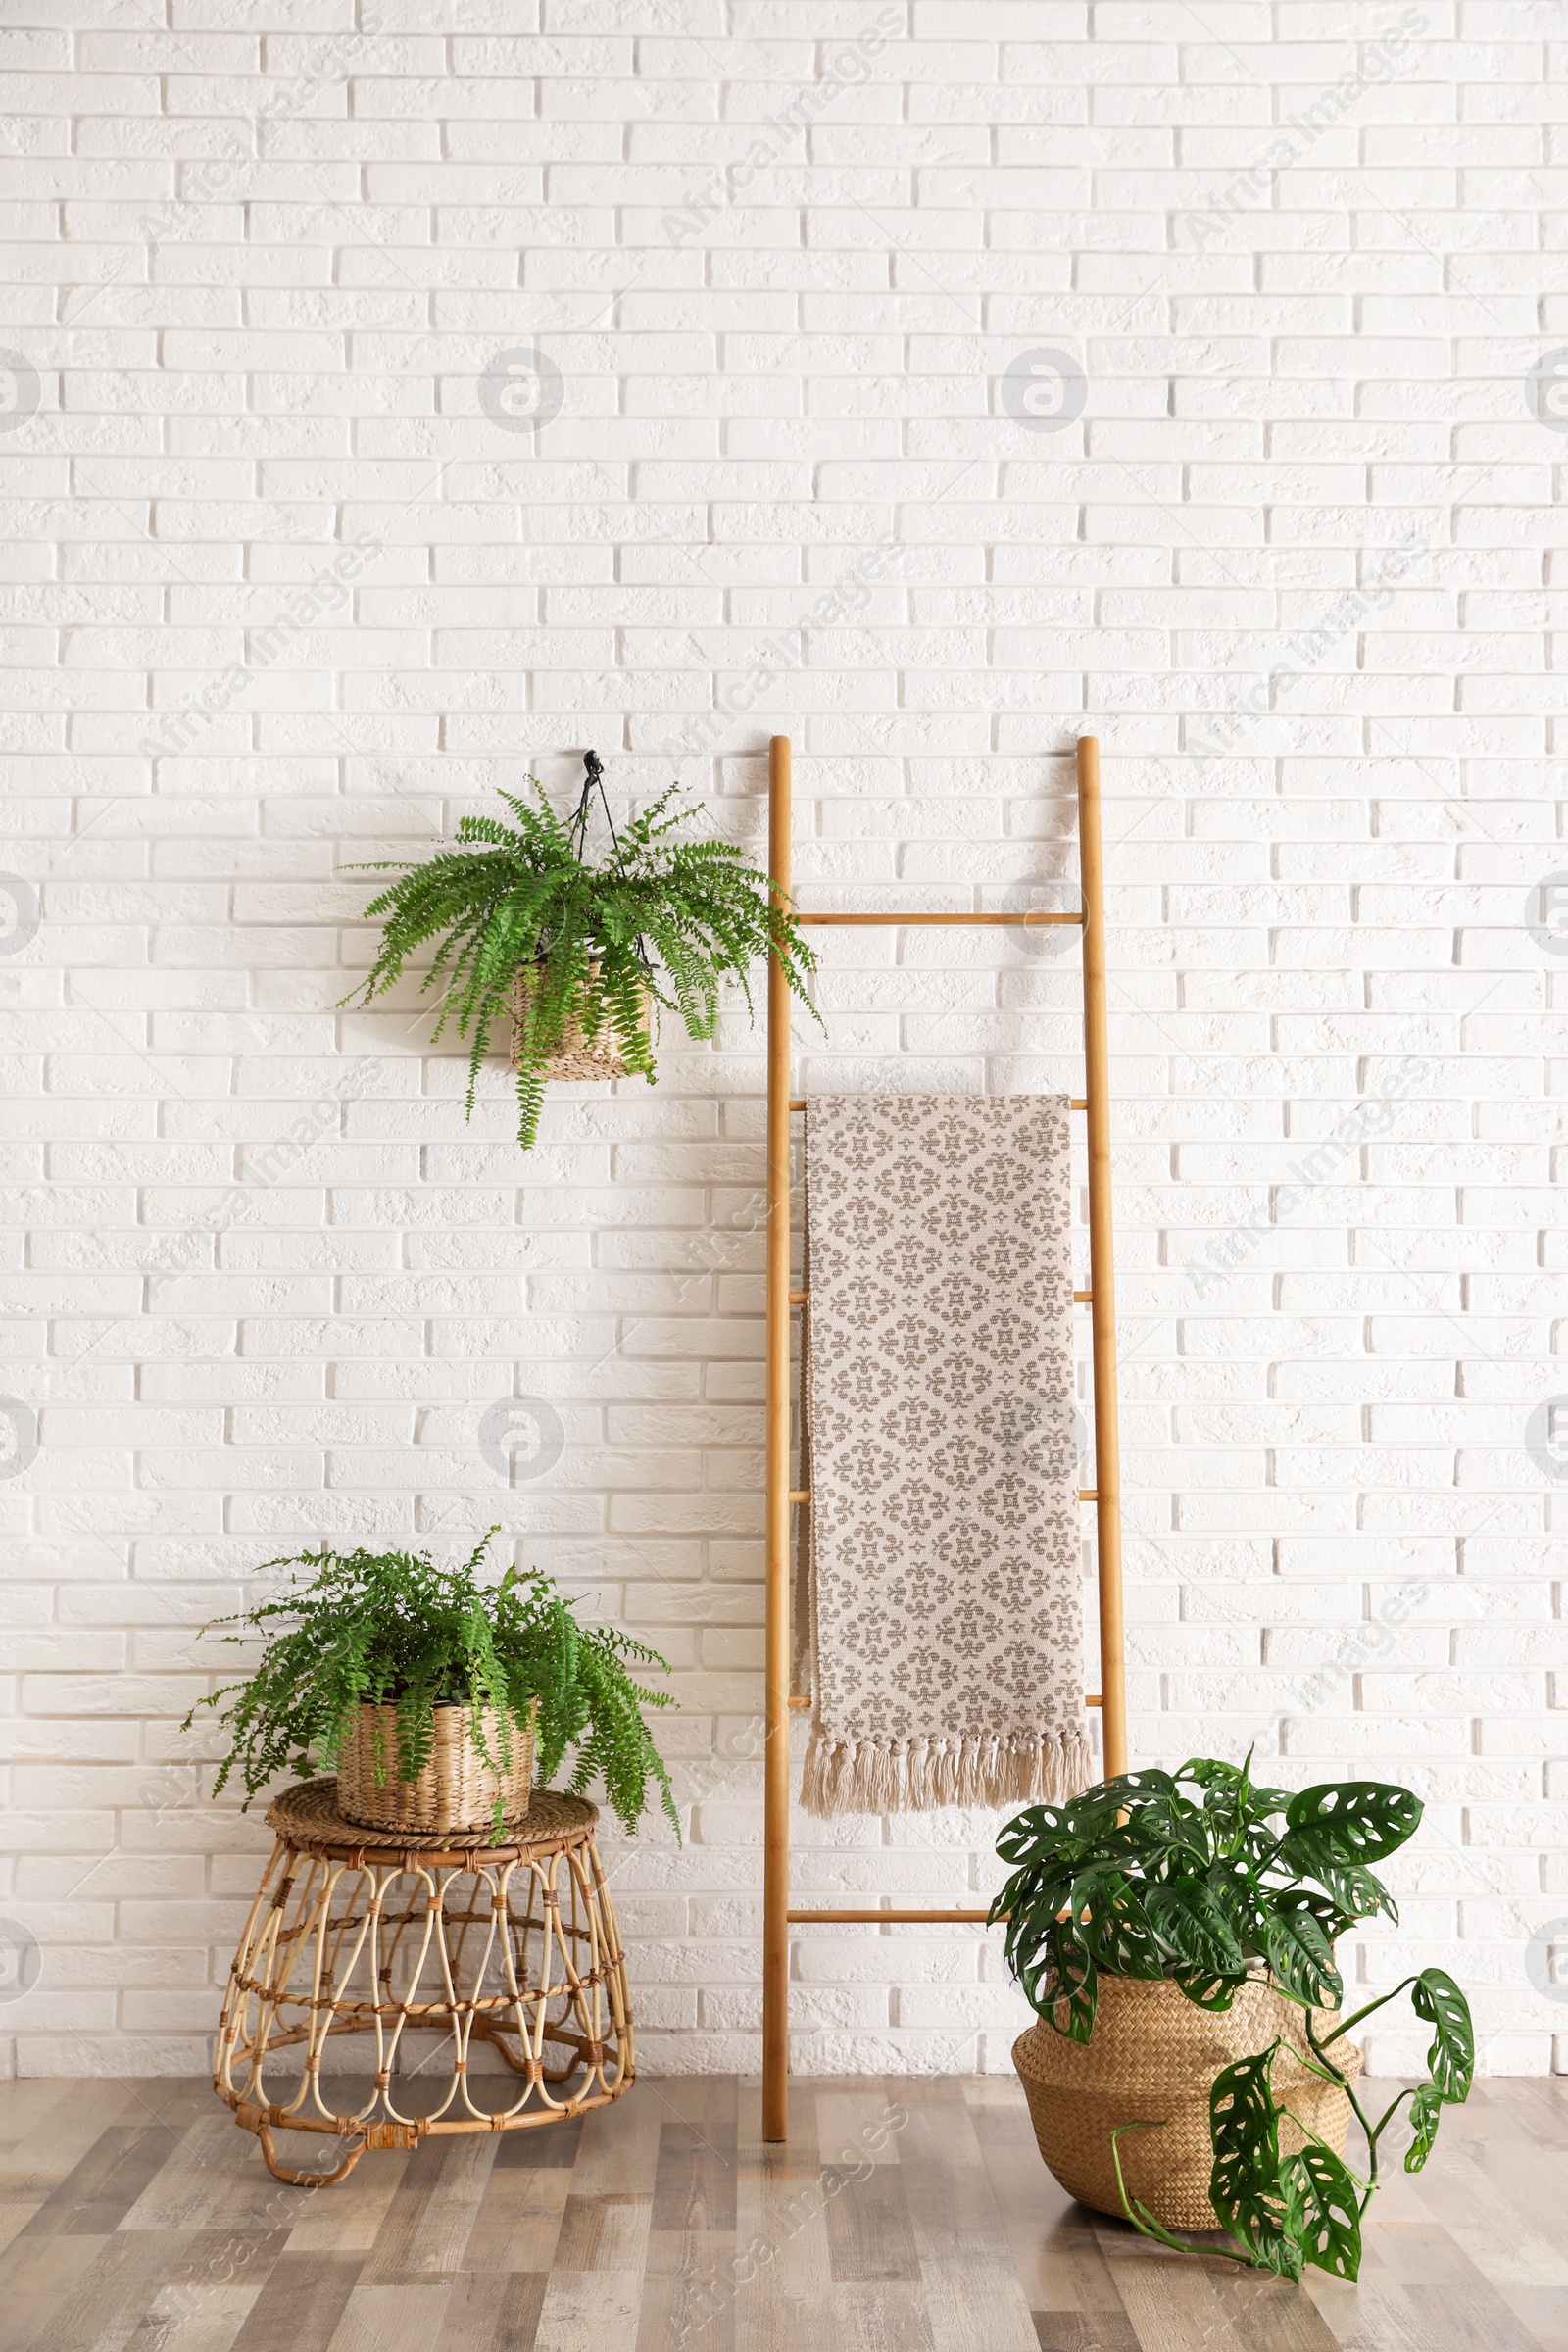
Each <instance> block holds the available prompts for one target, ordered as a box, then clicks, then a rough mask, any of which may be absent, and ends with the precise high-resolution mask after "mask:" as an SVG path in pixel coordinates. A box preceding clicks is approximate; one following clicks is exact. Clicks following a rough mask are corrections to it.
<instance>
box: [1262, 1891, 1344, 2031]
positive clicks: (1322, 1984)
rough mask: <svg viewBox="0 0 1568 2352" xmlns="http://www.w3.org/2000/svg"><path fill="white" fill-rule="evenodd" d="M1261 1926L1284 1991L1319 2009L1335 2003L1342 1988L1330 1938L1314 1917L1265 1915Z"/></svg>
mask: <svg viewBox="0 0 1568 2352" xmlns="http://www.w3.org/2000/svg"><path fill="white" fill-rule="evenodd" d="M1260 1924H1261V1927H1262V1932H1263V1949H1264V1951H1265V1952H1266V1953H1267V1954H1268V1964H1269V1966H1270V1968H1271V1969H1272V1970H1273V1971H1274V1974H1275V1975H1276V1976H1277V1977H1278V1979H1279V1981H1280V1983H1281V1984H1282V1985H1284V1987H1285V1989H1286V1991H1287V1992H1290V1993H1293V1994H1294V1995H1295V1996H1296V1998H1297V1999H1298V2000H1299V2001H1310V2002H1312V2003H1313V2005H1314V2007H1318V2008H1322V2007H1325V2006H1327V2005H1328V2004H1329V2003H1331V2002H1333V2003H1338V2001H1339V1998H1340V1995H1341V1992H1342V1991H1343V1989H1344V1987H1343V1985H1342V1984H1341V1982H1340V1974H1339V1971H1338V1969H1337V1968H1336V1967H1335V1965H1334V1953H1333V1949H1332V1947H1331V1946H1330V1943H1329V1939H1328V1937H1327V1936H1325V1935H1324V1933H1323V1929H1322V1925H1321V1923H1320V1922H1319V1921H1318V1920H1317V1919H1316V1918H1315V1917H1314V1916H1313V1914H1312V1913H1311V1912H1310V1911H1276V1912H1272V1913H1270V1912H1265V1913H1264V1915H1263V1919H1262V1921H1261V1923H1260Z"/></svg>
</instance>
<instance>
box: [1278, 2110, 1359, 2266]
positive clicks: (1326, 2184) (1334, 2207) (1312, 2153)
mask: <svg viewBox="0 0 1568 2352" xmlns="http://www.w3.org/2000/svg"><path fill="white" fill-rule="evenodd" d="M1282 2173H1283V2178H1282V2186H1283V2188H1284V2190H1285V2194H1286V2201H1287V2204H1288V2206H1289V2209H1290V2233H1291V2234H1292V2235H1293V2236H1294V2237H1295V2238H1296V2240H1297V2242H1298V2244H1299V2247H1300V2249H1301V2253H1302V2255H1303V2257H1304V2259H1305V2260H1306V2261H1307V2262H1310V2263H1315V2264H1316V2266H1317V2268H1318V2269H1319V2270H1320V2271H1328V2272H1329V2273H1330V2274H1331V2275H1332V2276H1333V2277H1334V2278H1348V2279H1351V2280H1353V2279H1354V2278H1356V2276H1357V2275H1358V2273H1359V2271H1360V2268H1361V2213H1360V2201H1359V2199H1358V2198H1357V2196H1356V2190H1355V2182H1354V2181H1353V2180H1351V2178H1350V2176H1349V2174H1348V2172H1347V2171H1346V2169H1345V2166H1344V2165H1343V2164H1342V2163H1341V2162H1340V2159H1339V2158H1338V2156H1336V2155H1335V2154H1334V2153H1333V2152H1332V2150H1331V2149H1328V2148H1325V2147H1320V2146H1318V2145H1317V2144H1316V2143H1315V2142H1312V2141H1309V2142H1308V2143H1307V2145H1306V2146H1305V2147H1304V2148H1302V2149H1301V2150H1300V2152H1299V2154H1298V2155H1295V2156H1287V2157H1286V2159H1285V2163H1284V2166H1283V2168H1282Z"/></svg>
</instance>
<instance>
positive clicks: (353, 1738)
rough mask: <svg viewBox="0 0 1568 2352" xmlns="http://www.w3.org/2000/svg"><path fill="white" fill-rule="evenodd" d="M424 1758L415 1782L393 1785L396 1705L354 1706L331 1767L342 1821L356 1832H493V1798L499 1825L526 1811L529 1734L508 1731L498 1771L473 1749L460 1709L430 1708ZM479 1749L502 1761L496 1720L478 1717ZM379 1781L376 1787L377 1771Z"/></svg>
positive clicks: (488, 1714) (492, 1714) (488, 1711)
mask: <svg viewBox="0 0 1568 2352" xmlns="http://www.w3.org/2000/svg"><path fill="white" fill-rule="evenodd" d="M434 1712H435V1730H434V1735H433V1738H432V1740H431V1743H430V1753H429V1756H428V1757H427V1759H426V1761H425V1765H424V1769H423V1771H422V1772H421V1773H420V1774H419V1776H418V1778H417V1780H413V1781H400V1780H399V1779H398V1777H397V1773H398V1709H397V1706H396V1704H395V1703H391V1702H389V1703H388V1704H386V1705H384V1706H375V1705H373V1704H372V1703H371V1702H370V1701H369V1700H367V1701H366V1702H365V1704H364V1705H363V1706H362V1707H361V1708H360V1712H359V1719H358V1721H357V1722H356V1724H355V1726H354V1730H353V1732H352V1733H351V1734H350V1736H349V1738H348V1739H347V1740H345V1741H344V1743H343V1747H342V1751H341V1753H340V1755H339V1757H338V1764H337V1807H338V1811H339V1812H340V1813H341V1814H342V1816H343V1818H344V1820H345V1821H352V1822H357V1823H358V1824H359V1825H360V1827H361V1828H362V1829H368V1830H409V1831H412V1832H414V1833H416V1834H417V1835H419V1836H434V1835H436V1834H438V1833H443V1832H445V1831H448V1830H486V1831H491V1830H493V1829H494V1827H495V1812H496V1799H497V1797H499V1798H500V1800H501V1814H502V1819H503V1820H506V1821H515V1820H516V1819H517V1818H518V1817H519V1816H520V1815H522V1814H524V1813H526V1812H527V1810H528V1800H529V1795H530V1792H531V1790H532V1788H533V1744H534V1743H533V1733H532V1730H531V1729H530V1730H528V1731H519V1730H518V1728H517V1725H516V1723H515V1722H514V1723H513V1725H512V1744H511V1759H512V1760H511V1763H510V1764H508V1765H503V1766H502V1767H501V1769H499V1770H498V1769H497V1766H496V1765H492V1764H488V1763H486V1761H485V1759H484V1757H483V1756H482V1755H481V1754H480V1753H479V1750H478V1749H477V1747H475V1745H474V1743H473V1736H472V1731H471V1727H470V1720H469V1711H468V1709H467V1708H466V1707H465V1706H440V1707H437V1708H436V1709H435V1711H434ZM479 1720H480V1723H481V1725H482V1727H483V1731H484V1740H485V1745H486V1747H488V1749H489V1750H490V1753H491V1755H492V1756H494V1757H495V1758H496V1759H497V1764H500V1760H501V1758H502V1756H503V1753H504V1750H503V1747H502V1726H501V1718H500V1716H499V1715H498V1714H497V1713H496V1711H495V1709H494V1708H493V1707H487V1708H485V1709H484V1711H483V1712H482V1714H481V1716H480V1718H479ZM378 1765H379V1769H380V1771H381V1774H382V1775H383V1778H382V1780H381V1784H380V1786H379V1787H377V1786H376V1772H377V1767H378Z"/></svg>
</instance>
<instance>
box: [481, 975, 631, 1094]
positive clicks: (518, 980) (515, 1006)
mask: <svg viewBox="0 0 1568 2352" xmlns="http://www.w3.org/2000/svg"><path fill="white" fill-rule="evenodd" d="M543 970H544V966H543V965H542V964H537V963H525V964H523V965H521V966H520V968H519V969H518V972H517V975H516V977H515V980H514V981H513V984H512V1066H513V1068H514V1069H515V1070H516V1069H520V1068H521V1067H522V1024H523V1019H524V1016H525V1014H526V1012H527V1009H528V1006H529V1005H530V1004H531V1003H532V1001H533V999H534V997H535V996H536V995H537V993H538V989H539V983H540V977H541V974H542V972H543ZM598 979H599V966H598V964H597V963H591V964H590V965H589V966H588V978H587V981H586V983H585V986H586V987H588V988H592V987H593V986H595V984H596V983H597V981H598ZM648 1015H649V995H648V991H647V989H646V988H645V989H644V990H643V1015H642V1026H643V1028H644V1030H645V1031H646V1029H647V1027H648ZM539 1068H540V1075H541V1076H542V1077H545V1078H556V1079H565V1080H566V1081H567V1082H568V1083H570V1082H572V1081H575V1082H577V1083H579V1084H583V1085H586V1084H588V1083H589V1082H590V1081H598V1082H601V1083H602V1082H603V1081H604V1080H605V1079H606V1078H624V1077H626V1076H627V1075H628V1072H627V1068H626V1064H625V1062H624V1061H623V1060H622V1059H621V1056H620V1054H619V1053H618V1052H617V1051H616V1048H615V1042H614V1039H613V1035H612V1034H611V1032H610V1030H609V1029H608V1028H601V1030H600V1031H599V1034H598V1036H597V1037H594V1038H590V1037H589V1036H588V1035H587V1034H586V1032H585V1030H584V1028H583V1024H582V1020H581V1018H580V1016H579V1015H578V1014H577V1013H575V1012H573V1013H570V1014H569V1015H568V1016H567V1020H566V1027H565V1033H564V1036H563V1038H562V1041H561V1048H560V1051H559V1052H558V1053H555V1054H551V1055H550V1056H549V1058H548V1059H547V1060H545V1061H543V1062H541V1063H540V1065H539Z"/></svg>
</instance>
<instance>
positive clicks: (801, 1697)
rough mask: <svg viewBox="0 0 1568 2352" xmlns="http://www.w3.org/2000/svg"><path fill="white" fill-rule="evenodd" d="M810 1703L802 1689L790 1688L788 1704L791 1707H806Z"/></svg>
mask: <svg viewBox="0 0 1568 2352" xmlns="http://www.w3.org/2000/svg"><path fill="white" fill-rule="evenodd" d="M810 1703H811V1702H810V1700H809V1698H808V1697H807V1695H806V1692H805V1691H791V1692H790V1695H789V1704H790V1705H791V1706H792V1707H809V1705H810Z"/></svg>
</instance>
